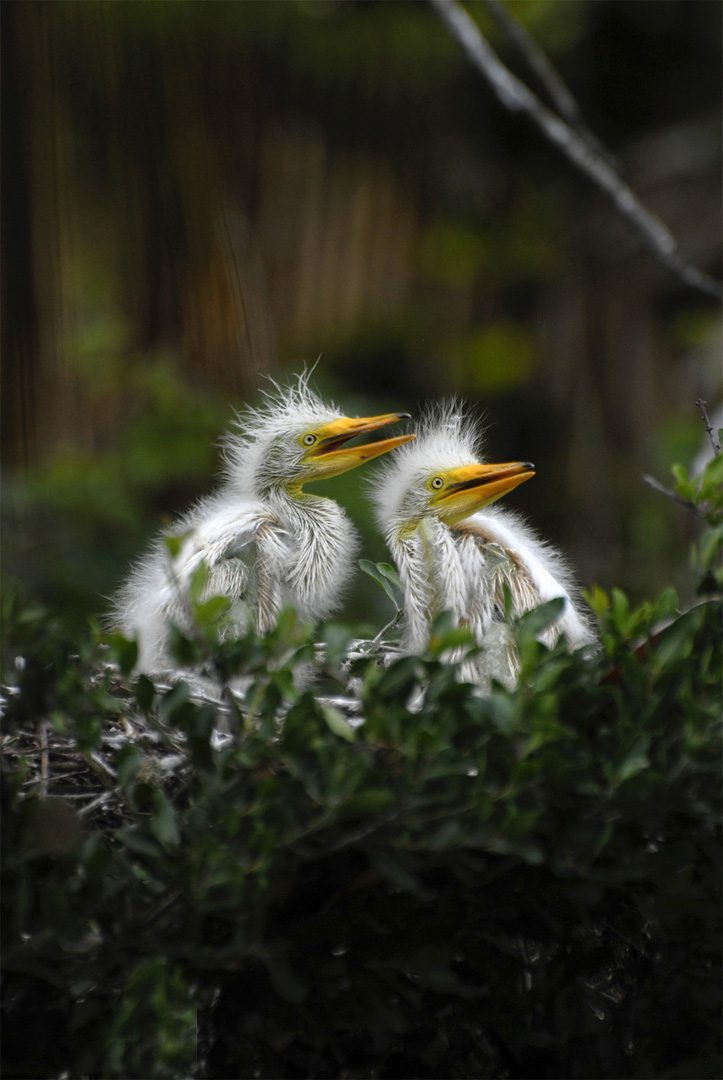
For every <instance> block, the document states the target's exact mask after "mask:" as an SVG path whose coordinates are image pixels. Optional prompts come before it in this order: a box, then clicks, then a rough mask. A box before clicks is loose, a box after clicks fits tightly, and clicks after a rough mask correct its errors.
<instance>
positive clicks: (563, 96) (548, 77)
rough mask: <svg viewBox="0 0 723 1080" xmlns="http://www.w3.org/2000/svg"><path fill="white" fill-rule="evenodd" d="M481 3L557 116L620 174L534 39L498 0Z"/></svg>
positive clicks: (616, 165) (618, 163) (616, 164)
mask: <svg viewBox="0 0 723 1080" xmlns="http://www.w3.org/2000/svg"><path fill="white" fill-rule="evenodd" d="M485 5H486V7H487V10H488V11H489V13H490V15H491V16H492V18H493V19H494V20H495V22H496V23H497V25H498V26H499V27H500V29H501V30H502V31H503V33H504V34H505V35H506V36H507V37H508V38H509V40H510V41H511V42H512V44H513V45H514V46H515V48H516V49H517V50H518V52H520V53H521V54H522V56H523V57H524V59H525V61H526V63H527V65H528V67H529V68H530V70H531V71H533V72H534V73H535V75H536V76H537V78H538V79H539V80H540V82H541V83H542V85H543V86H544V88H545V90H546V91H547V93H548V94H549V96H550V100H551V101H552V104H553V105H554V106H555V108H556V109H557V111H558V113H559V114H560V116H561V117H563V119H565V120H567V122H568V124H569V125H570V127H572V128H574V129H575V131H576V132H577V133H578V135H579V136H580V138H581V139H584V141H585V142H586V143H587V144H588V146H590V147H591V148H592V149H593V150H594V151H595V152H596V153H598V154H599V155H600V157H601V158H603V159H604V160H605V161H606V162H607V164H608V165H609V166H610V168H611V169H614V170H615V172H616V173H620V172H621V171H622V170H621V166H620V162H619V161H618V160H617V158H616V157H615V156H614V155H613V154H612V153H611V152H610V151H609V150H608V149H607V148H606V147H605V146H603V144H602V143H601V142H600V140H599V139H598V137H597V136H596V135H595V134H593V132H592V131H591V130H590V128H589V127H588V126H587V124H586V123H585V120H584V119H583V116H582V113H581V112H580V106H579V105H578V104H577V102H576V101H575V98H574V97H573V96H572V94H571V93H570V91H569V89H568V88H567V86H566V84H565V82H564V81H563V79H562V78H561V76H560V75H559V73H558V72H557V71H556V70H555V68H554V67H553V66H552V64H551V63H550V61H549V60H548V59H547V57H546V56H545V54H544V52H543V51H542V49H541V48H540V46H539V45H538V44H537V42H536V41H535V39H534V38H532V37H530V35H529V34H528V33H527V31H526V30H525V28H524V26H522V24H521V23H518V22H517V20H516V19H515V18H513V16H512V15H511V14H510V12H509V11H508V10H507V8H506V7H505V5H504V4H503V3H502V0H485Z"/></svg>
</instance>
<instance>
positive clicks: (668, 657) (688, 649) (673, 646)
mask: <svg viewBox="0 0 723 1080" xmlns="http://www.w3.org/2000/svg"><path fill="white" fill-rule="evenodd" d="M706 608H707V605H706V604H698V605H697V606H696V607H694V608H690V609H689V610H688V611H685V612H684V613H683V614H682V615H681V616H680V617H679V618H678V619H676V620H675V622H673V623H671V625H670V626H667V627H666V628H665V630H663V631H662V633H661V635H660V638H659V640H658V642H657V645H656V647H655V658H656V660H657V662H658V664H659V665H660V666H661V667H667V666H668V665H670V664H673V663H675V662H676V661H678V660H687V659H688V657H689V656H690V654H691V653H692V651H693V645H694V642H695V636H696V634H697V633H698V631H699V630H700V628H701V626H702V625H703V620H704V619H705V615H706Z"/></svg>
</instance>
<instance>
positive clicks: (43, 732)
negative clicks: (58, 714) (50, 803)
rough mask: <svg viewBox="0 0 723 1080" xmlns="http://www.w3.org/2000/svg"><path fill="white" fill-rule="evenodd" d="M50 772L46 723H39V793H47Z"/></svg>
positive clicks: (44, 796) (45, 794) (44, 794)
mask: <svg viewBox="0 0 723 1080" xmlns="http://www.w3.org/2000/svg"><path fill="white" fill-rule="evenodd" d="M49 773H50V750H49V748H48V725H47V724H45V723H43V724H41V725H40V794H41V796H42V798H46V796H47V794H48V776H49Z"/></svg>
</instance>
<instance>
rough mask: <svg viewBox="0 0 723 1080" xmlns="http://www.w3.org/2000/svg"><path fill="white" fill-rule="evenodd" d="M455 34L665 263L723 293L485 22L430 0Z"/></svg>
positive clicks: (444, 1)
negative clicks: (491, 36)
mask: <svg viewBox="0 0 723 1080" xmlns="http://www.w3.org/2000/svg"><path fill="white" fill-rule="evenodd" d="M429 2H430V4H431V5H432V6H433V7H434V9H435V10H436V11H437V13H438V15H439V16H440V18H441V19H442V21H443V22H444V24H445V25H446V27H447V29H448V30H449V31H450V33H451V34H452V36H453V37H454V38H455V39H456V40H457V41H458V43H459V44H460V45H461V46H462V48H463V49H464V51H465V53H466V54H467V56H468V57H469V59H470V60H471V61H472V63H473V64H474V66H475V67H476V68H477V70H478V71H479V72H480V73H481V74H482V75H483V76H484V77H485V79H486V80H487V82H488V83H489V84H490V86H491V87H492V89H493V90H494V92H495V94H496V95H497V97H498V98H499V100H500V102H501V103H502V105H504V107H505V108H506V109H509V110H510V111H511V112H523V113H526V114H527V115H528V116H529V117H530V119H531V120H532V121H533V122H534V123H535V124H536V125H537V127H538V128H539V129H540V131H542V133H543V134H544V135H545V136H546V137H547V138H548V139H549V140H550V142H552V143H554V144H555V146H557V147H558V148H559V149H560V150H561V151H562V152H563V153H564V154H565V155H566V157H568V158H569V159H570V161H572V162H573V164H575V165H576V166H577V167H578V168H579V169H580V170H581V171H582V172H584V173H585V174H586V175H587V176H588V177H589V178H590V179H591V180H592V181H593V182H594V183H595V184H596V185H597V186H598V187H599V188H600V189H601V190H602V191H604V192H605V193H606V194H607V195H608V196H609V197H610V198H611V199H612V201H613V203H614V204H615V206H616V207H617V209H618V211H619V212H620V214H621V215H622V217H624V218H625V219H626V220H627V221H628V222H629V223H630V225H632V226H633V228H634V229H635V231H636V232H637V233H638V235H639V236H640V238H641V239H642V240H643V242H644V243H645V246H646V247H647V248H648V250H649V251H650V252H651V253H652V254H653V255H654V256H655V258H656V259H657V260H658V262H659V263H661V264H662V265H663V266H665V267H666V268H667V269H668V270H670V271H671V273H673V274H675V276H676V277H677V278H678V279H679V280H680V281H683V282H684V283H685V284H686V285H689V286H690V287H691V288H694V289H697V290H698V291H699V292H703V293H705V294H706V295H707V296H712V297H714V298H715V299H720V298H721V296H722V295H723V291H722V288H721V283H720V282H718V281H716V280H715V279H714V278H712V277H710V276H709V275H708V274H705V273H703V271H702V270H699V269H698V268H697V267H695V266H692V265H691V264H690V263H689V262H687V261H686V260H685V259H684V258H683V257H682V256H681V255H680V252H679V250H678V243H677V241H676V239H675V237H674V236H673V234H672V233H671V232H670V230H669V229H668V227H667V226H666V225H665V224H663V222H662V221H661V220H660V219H659V218H658V217H656V216H655V214H653V213H651V211H650V210H648V209H647V207H646V206H645V205H644V204H643V203H642V202H641V200H640V199H639V197H638V196H637V195H636V194H635V192H634V191H633V190H632V188H630V187H629V186H628V184H626V183H625V181H624V180H622V179H621V178H620V176H619V175H618V174H617V173H616V171H615V169H614V168H612V167H611V165H610V164H609V163H608V161H606V160H605V159H604V158H603V157H601V155H600V153H599V151H598V150H597V149H596V148H595V147H594V146H593V145H591V144H590V142H589V141H587V139H586V138H585V137H583V136H582V135H581V134H580V133H579V132H578V131H576V130H575V129H574V128H573V127H571V126H570V124H569V123H568V122H567V121H566V120H565V119H563V118H562V117H561V116H560V115H558V113H556V112H553V111H552V110H551V109H548V108H547V106H546V105H544V104H543V103H542V102H541V101H540V99H539V98H538V97H537V95H536V94H534V93H533V92H532V90H530V88H529V87H528V86H526V85H525V83H523V82H522V81H521V80H520V79H518V78H517V76H516V75H513V74H512V72H511V71H510V70H509V69H508V68H507V67H505V65H504V64H503V63H502V61H501V60H500V59H499V57H498V56H497V54H496V53H495V51H494V50H493V49H492V47H491V46H490V44H489V42H488V41H487V40H486V38H485V37H484V36H483V35H482V33H481V31H480V29H479V27H478V26H477V24H476V23H475V22H474V20H473V19H472V18H471V16H470V15H469V14H468V13H467V12H466V11H465V9H464V8H463V7H461V5H460V4H459V3H458V2H457V0H429Z"/></svg>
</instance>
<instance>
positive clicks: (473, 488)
mask: <svg viewBox="0 0 723 1080" xmlns="http://www.w3.org/2000/svg"><path fill="white" fill-rule="evenodd" d="M534 475H535V466H534V465H531V464H530V463H529V462H528V461H508V462H505V463H504V464H501V465H479V464H477V465H462V466H460V467H459V468H456V469H447V471H446V472H440V473H439V475H438V476H435V477H433V478H432V479H431V480H430V482H429V483H430V490H431V491H432V497H431V499H430V501H429V502H430V506H432V507H433V508H434V509H435V510H436V511H437V513H438V515H439V517H440V518H441V519H442V520H443V521H445V522H447V523H448V524H455V523H456V522H459V521H462V520H464V518H466V517H469V515H470V514H473V513H474V512H475V511H476V510H481V509H482V507H484V506H489V505H490V503H493V502H495V501H496V500H497V499H500V498H502V496H503V495H506V494H507V492H508V491H512V490H513V488H516V487H517V486H518V485H519V484H524V482H525V480H529V479H530V478H531V477H533V476H534ZM439 480H441V481H442V484H439Z"/></svg>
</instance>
